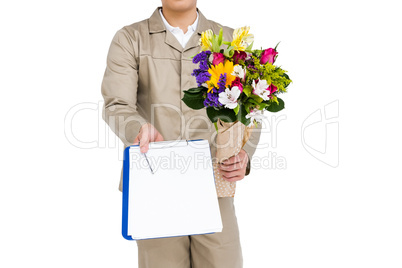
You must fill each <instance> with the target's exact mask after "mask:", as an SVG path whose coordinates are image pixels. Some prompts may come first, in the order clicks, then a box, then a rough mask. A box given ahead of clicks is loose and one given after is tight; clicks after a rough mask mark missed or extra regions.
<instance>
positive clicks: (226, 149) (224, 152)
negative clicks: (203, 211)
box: [213, 119, 253, 197]
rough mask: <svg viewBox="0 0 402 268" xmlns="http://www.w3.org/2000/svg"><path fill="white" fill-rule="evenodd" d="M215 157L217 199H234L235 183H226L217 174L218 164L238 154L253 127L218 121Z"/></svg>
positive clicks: (237, 122)
mask: <svg viewBox="0 0 402 268" xmlns="http://www.w3.org/2000/svg"><path fill="white" fill-rule="evenodd" d="M217 126H218V134H217V136H216V147H217V150H216V157H215V158H214V160H213V167H214V175H215V186H216V192H217V195H218V197H234V195H235V191H236V182H228V181H226V180H224V179H222V176H221V174H219V170H218V163H220V162H222V161H224V160H226V159H228V158H230V157H232V156H234V155H236V154H238V153H239V152H240V150H241V149H242V148H243V146H244V145H245V144H246V142H247V141H248V139H249V138H250V135H251V132H252V130H253V126H251V127H246V126H245V125H244V124H242V123H241V122H239V121H236V122H231V123H226V122H223V121H221V120H220V119H218V122H217Z"/></svg>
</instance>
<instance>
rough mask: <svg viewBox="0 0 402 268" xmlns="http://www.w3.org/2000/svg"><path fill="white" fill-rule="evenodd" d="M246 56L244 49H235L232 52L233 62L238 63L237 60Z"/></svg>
mask: <svg viewBox="0 0 402 268" xmlns="http://www.w3.org/2000/svg"><path fill="white" fill-rule="evenodd" d="M246 57H247V53H246V52H244V51H237V50H236V51H235V52H234V54H233V63H234V64H238V63H239V60H243V61H244V60H245V59H246Z"/></svg>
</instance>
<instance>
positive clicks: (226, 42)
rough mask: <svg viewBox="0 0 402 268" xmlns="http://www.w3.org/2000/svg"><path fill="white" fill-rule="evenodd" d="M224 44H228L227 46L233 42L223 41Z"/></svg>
mask: <svg viewBox="0 0 402 268" xmlns="http://www.w3.org/2000/svg"><path fill="white" fill-rule="evenodd" d="M223 44H224V45H227V46H231V45H232V42H229V41H223Z"/></svg>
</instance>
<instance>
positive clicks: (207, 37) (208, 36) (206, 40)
mask: <svg viewBox="0 0 402 268" xmlns="http://www.w3.org/2000/svg"><path fill="white" fill-rule="evenodd" d="M213 35H214V33H213V32H212V30H206V31H205V32H202V34H201V38H200V45H201V50H202V51H205V50H212V49H211V48H212V41H211V40H212V36H213Z"/></svg>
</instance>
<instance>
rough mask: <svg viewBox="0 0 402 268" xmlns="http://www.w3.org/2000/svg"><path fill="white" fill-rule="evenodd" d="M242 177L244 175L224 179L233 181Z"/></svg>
mask: <svg viewBox="0 0 402 268" xmlns="http://www.w3.org/2000/svg"><path fill="white" fill-rule="evenodd" d="M242 179H244V177H242V176H236V177H232V178H229V179H226V181H228V182H234V181H240V180H242Z"/></svg>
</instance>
